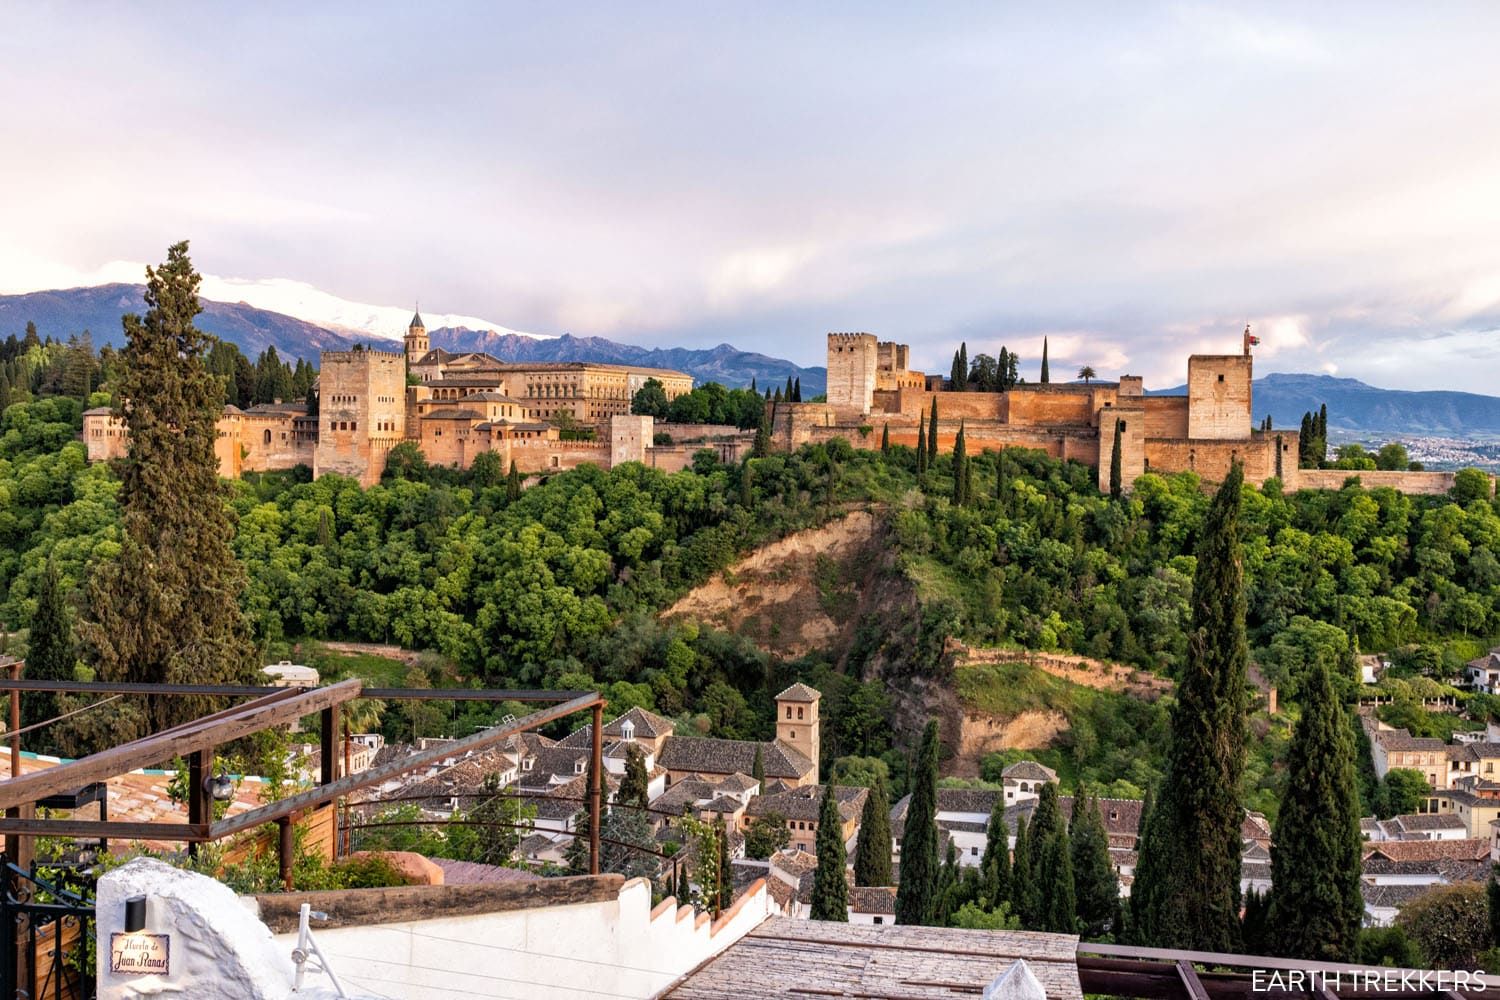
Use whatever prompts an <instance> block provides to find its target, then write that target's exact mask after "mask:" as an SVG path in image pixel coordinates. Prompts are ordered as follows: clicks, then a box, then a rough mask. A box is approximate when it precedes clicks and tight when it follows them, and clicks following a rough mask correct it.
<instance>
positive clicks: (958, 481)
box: [953, 420, 969, 507]
mask: <svg viewBox="0 0 1500 1000" xmlns="http://www.w3.org/2000/svg"><path fill="white" fill-rule="evenodd" d="M968 464H969V456H968V453H967V449H966V448H965V447H964V422H963V421H962V420H960V421H959V422H958V437H956V438H955V439H954V440H953V506H955V507H962V506H963V505H964V504H965V503H967V502H968V499H969V498H968V497H967V496H965V495H964V487H965V486H966V485H967V484H968V477H967V476H966V475H965V473H966V472H967V471H968Z"/></svg>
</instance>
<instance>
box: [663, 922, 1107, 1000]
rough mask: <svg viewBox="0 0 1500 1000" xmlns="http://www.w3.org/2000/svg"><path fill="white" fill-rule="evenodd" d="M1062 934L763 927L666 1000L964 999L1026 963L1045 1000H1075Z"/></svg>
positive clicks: (1074, 975)
mask: <svg viewBox="0 0 1500 1000" xmlns="http://www.w3.org/2000/svg"><path fill="white" fill-rule="evenodd" d="M1077 947H1078V938H1077V937H1075V936H1073V935H1070V934H1034V933H1030V932H1027V931H966V930H957V929H954V928H947V927H906V926H899V925H882V926H879V927H875V926H867V925H861V924H841V923H831V922H825V921H821V920H792V919H789V918H787V917H772V918H770V919H769V920H767V921H765V922H764V923H763V924H761V925H760V926H759V927H757V928H755V929H754V930H752V931H751V932H750V933H749V934H746V935H745V936H744V937H742V938H740V940H738V941H736V942H735V943H734V944H732V945H730V946H729V947H728V948H726V949H725V950H724V951H723V953H721V954H720V955H719V956H718V957H717V958H715V959H714V960H713V961H711V962H709V963H708V964H707V965H704V966H703V967H701V968H700V969H698V970H697V971H696V972H694V973H692V974H691V975H689V976H688V977H687V978H686V979H684V980H683V981H682V982H681V983H679V984H678V985H677V986H676V987H675V988H674V989H672V990H670V991H668V992H667V993H666V994H665V996H666V997H667V998H671V1000H722V998H723V997H729V996H732V997H736V998H738V1000H761V998H771V997H785V996H788V995H803V996H810V997H811V996H818V997H901V998H904V1000H938V998H956V997H965V998H969V1000H972V998H974V997H977V996H979V994H980V993H982V992H983V991H984V988H985V987H986V986H988V985H989V984H990V983H991V982H992V981H994V979H995V978H996V977H997V976H999V975H1001V974H1002V973H1004V972H1005V971H1006V970H1007V969H1008V968H1010V966H1011V965H1012V964H1013V963H1014V962H1015V961H1016V960H1017V959H1025V960H1026V964H1027V965H1028V966H1029V967H1030V969H1031V972H1032V974H1033V975H1035V976H1036V978H1037V980H1038V981H1039V982H1040V983H1041V984H1042V987H1043V989H1045V990H1046V993H1047V996H1048V998H1049V1000H1082V997H1083V989H1082V987H1081V986H1080V985H1079V982H1078V965H1077V960H1076V957H1075V954H1074V953H1075V950H1076V949H1077Z"/></svg>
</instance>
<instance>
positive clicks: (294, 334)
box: [0, 284, 375, 364]
mask: <svg viewBox="0 0 1500 1000" xmlns="http://www.w3.org/2000/svg"><path fill="white" fill-rule="evenodd" d="M145 294H146V286H145V285H124V284H114V285H97V286H95V287H93V288H63V289H58V290H55V291H48V292H29V293H27V294H25V295H0V340H3V339H5V338H6V337H8V336H10V335H11V334H12V333H14V334H15V335H16V336H17V337H19V336H21V335H22V334H23V333H25V332H26V323H27V321H31V322H34V323H35V324H36V328H37V333H39V334H40V335H41V336H42V337H43V338H46V337H49V336H50V337H52V338H54V339H56V340H66V339H67V338H68V337H69V336H71V335H72V334H75V333H82V332H83V331H84V330H87V331H89V333H90V334H92V335H93V338H94V345H95V346H96V347H102V346H103V345H105V344H113V345H114V346H115V347H121V346H123V345H124V343H125V333H124V331H123V330H122V329H121V327H120V317H122V316H124V315H125V314H126V313H132V312H133V313H144V312H145V311H146V302H145ZM197 324H198V329H200V330H204V331H206V332H208V333H212V334H213V335H214V336H216V337H220V338H222V339H224V340H227V341H230V342H232V343H234V344H237V345H238V346H239V348H240V350H241V351H242V352H244V353H245V354H246V355H248V356H249V357H250V359H251V360H252V361H253V360H254V359H255V358H256V356H257V355H259V354H260V353H261V352H262V351H264V350H265V349H266V348H267V347H270V346H271V345H273V344H274V345H275V346H276V353H278V354H280V355H281V356H282V357H283V358H306V359H307V360H308V361H311V362H312V363H313V364H317V361H318V352H319V351H347V350H348V349H349V348H351V347H353V346H354V345H355V344H356V343H360V342H364V343H372V342H374V340H375V338H372V337H354V336H350V335H348V334H344V333H335V332H333V331H332V330H328V329H325V328H324V327H321V326H317V325H315V324H312V323H307V322H304V321H302V320H300V319H296V318H294V317H291V316H286V315H283V314H281V313H276V312H270V311H268V310H265V309H257V308H255V307H254V306H248V305H245V304H244V303H243V302H238V303H230V302H210V301H208V300H207V299H205V300H203V312H202V313H201V314H199V316H198V319H197Z"/></svg>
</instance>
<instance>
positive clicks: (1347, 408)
mask: <svg viewBox="0 0 1500 1000" xmlns="http://www.w3.org/2000/svg"><path fill="white" fill-rule="evenodd" d="M1186 392H1187V386H1185V385H1180V386H1177V387H1176V388H1173V389H1162V390H1154V391H1152V392H1151V395H1183V394H1185V393H1186ZM1251 398H1252V401H1253V406H1254V414H1253V415H1254V418H1255V422H1256V423H1257V424H1258V423H1259V422H1260V421H1261V419H1262V418H1263V417H1265V415H1266V414H1268V413H1269V414H1270V415H1271V422H1272V424H1273V425H1274V426H1276V427H1287V428H1296V427H1298V426H1299V425H1300V424H1301V422H1302V414H1304V413H1306V412H1308V411H1309V410H1312V411H1316V410H1317V409H1318V407H1319V406H1321V405H1323V404H1324V403H1326V404H1328V426H1329V429H1330V430H1340V431H1348V432H1351V433H1356V434H1358V433H1379V434H1409V435H1426V436H1433V437H1453V438H1461V437H1476V436H1481V437H1482V436H1489V435H1497V434H1500V398H1497V397H1495V396H1481V395H1479V394H1477V393H1472V392H1451V391H1448V390H1445V389H1437V390H1427V391H1420V392H1410V391H1406V390H1402V389H1379V388H1376V387H1375V386H1373V385H1367V384H1366V383H1364V382H1361V381H1359V380H1358V379H1352V378H1335V377H1333V376H1332V375H1280V374H1278V375H1267V376H1266V377H1265V378H1258V379H1256V380H1255V382H1254V383H1253V394H1252V397H1251Z"/></svg>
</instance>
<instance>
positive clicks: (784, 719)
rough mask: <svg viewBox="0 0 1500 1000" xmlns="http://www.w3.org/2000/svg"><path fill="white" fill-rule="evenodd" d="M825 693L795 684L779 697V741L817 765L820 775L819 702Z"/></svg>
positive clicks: (777, 720) (815, 769)
mask: <svg viewBox="0 0 1500 1000" xmlns="http://www.w3.org/2000/svg"><path fill="white" fill-rule="evenodd" d="M822 697H823V694H822V692H820V691H817V690H815V689H814V688H810V687H808V686H807V685H806V684H801V683H798V684H793V685H792V686H791V687H789V688H787V689H786V690H785V691H783V692H781V693H780V694H778V695H777V696H776V739H777V740H778V741H779V742H781V743H785V744H786V745H787V746H789V747H791V748H792V749H794V750H796V751H797V752H798V753H800V754H802V756H804V757H806V758H807V759H808V760H810V761H812V763H813V772H814V775H816V773H817V767H818V752H819V751H820V750H821V749H822V746H821V744H820V743H819V739H818V702H819V700H821V699H822Z"/></svg>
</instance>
